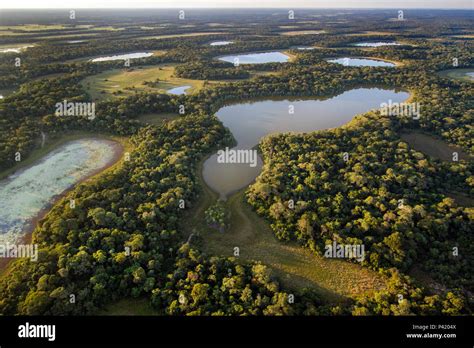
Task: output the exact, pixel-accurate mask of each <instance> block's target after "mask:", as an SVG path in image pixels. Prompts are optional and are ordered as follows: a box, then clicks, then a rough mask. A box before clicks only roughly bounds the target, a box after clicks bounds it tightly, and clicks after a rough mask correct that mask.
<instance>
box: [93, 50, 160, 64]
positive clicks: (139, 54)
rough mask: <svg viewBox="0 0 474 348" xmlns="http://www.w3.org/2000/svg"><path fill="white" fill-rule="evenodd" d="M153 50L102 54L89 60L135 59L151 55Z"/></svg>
mask: <svg viewBox="0 0 474 348" xmlns="http://www.w3.org/2000/svg"><path fill="white" fill-rule="evenodd" d="M152 55H153V52H137V53H125V54H117V55H113V56H103V57H98V58H94V59H91V62H107V61H110V60H125V59H137V58H146V57H151V56H152Z"/></svg>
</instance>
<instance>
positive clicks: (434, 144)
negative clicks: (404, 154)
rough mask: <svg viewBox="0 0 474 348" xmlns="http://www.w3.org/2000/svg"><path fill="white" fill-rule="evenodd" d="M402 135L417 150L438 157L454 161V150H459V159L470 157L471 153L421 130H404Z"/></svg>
mask: <svg viewBox="0 0 474 348" xmlns="http://www.w3.org/2000/svg"><path fill="white" fill-rule="evenodd" d="M400 137H401V138H402V140H403V141H406V142H407V143H408V144H409V145H410V146H411V147H412V148H414V149H415V150H416V151H420V152H423V153H424V154H426V155H428V156H431V157H433V158H436V159H440V160H443V161H452V160H453V152H457V153H458V154H459V159H462V160H468V159H470V157H469V155H468V154H467V153H465V152H464V151H463V150H462V149H461V148H459V147H456V146H452V145H448V144H446V142H445V141H443V140H441V139H438V138H436V137H434V136H432V135H428V134H426V133H422V132H420V131H413V130H410V131H404V132H403V133H402V134H401V135H400Z"/></svg>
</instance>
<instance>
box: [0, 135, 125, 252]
mask: <svg viewBox="0 0 474 348" xmlns="http://www.w3.org/2000/svg"><path fill="white" fill-rule="evenodd" d="M119 148H120V146H119V144H118V143H116V142H114V141H110V140H103V139H83V140H74V141H70V142H68V143H66V144H64V145H62V146H60V147H59V148H57V149H56V150H53V151H52V152H50V153H49V154H48V155H46V156H45V157H43V158H42V159H41V160H39V161H38V162H37V163H35V164H33V165H32V166H30V167H27V168H25V169H21V170H19V171H17V172H15V173H14V174H12V175H10V176H8V177H7V178H5V179H3V180H0V245H5V244H7V243H10V244H12V243H16V242H18V241H19V239H21V238H22V237H23V236H24V235H25V234H26V233H27V232H29V230H31V223H32V221H34V219H35V218H37V217H38V215H39V214H40V213H41V212H42V210H44V209H46V208H48V206H50V205H51V204H52V203H53V202H54V200H55V198H57V197H58V195H61V194H62V193H64V192H65V191H66V190H67V189H69V188H71V187H72V186H74V185H75V184H77V183H78V182H80V181H82V180H83V179H85V178H87V177H89V176H91V175H93V174H95V173H97V172H99V171H100V170H102V169H103V168H105V167H107V166H109V165H111V164H112V163H113V162H114V161H116V159H117V157H118V154H119V153H120V152H119Z"/></svg>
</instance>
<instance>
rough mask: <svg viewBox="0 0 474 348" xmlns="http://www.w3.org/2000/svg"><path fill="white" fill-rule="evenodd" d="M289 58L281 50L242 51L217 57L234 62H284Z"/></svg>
mask: <svg viewBox="0 0 474 348" xmlns="http://www.w3.org/2000/svg"><path fill="white" fill-rule="evenodd" d="M289 59H290V57H289V56H287V55H286V54H284V53H281V52H263V53H244V54H236V55H230V56H224V57H219V60H222V61H224V62H229V63H232V64H235V63H236V62H238V64H263V63H285V62H287V61H288V60H289Z"/></svg>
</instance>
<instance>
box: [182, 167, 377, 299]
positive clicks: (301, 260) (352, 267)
mask: <svg viewBox="0 0 474 348" xmlns="http://www.w3.org/2000/svg"><path fill="white" fill-rule="evenodd" d="M201 171H202V165H200V166H199V168H198V173H199V181H200V183H201V186H202V187H203V192H202V194H201V196H200V200H199V203H198V205H197V206H196V207H194V208H193V209H191V210H190V211H189V212H188V213H187V215H186V216H185V218H184V219H183V224H182V228H183V230H184V231H186V232H187V234H188V235H190V234H191V233H195V234H197V235H199V236H200V237H201V238H202V245H201V248H202V250H203V251H204V252H206V253H209V254H213V255H220V256H226V257H227V256H233V250H234V247H239V249H240V257H239V258H238V260H239V261H241V262H249V261H261V262H262V263H263V264H265V265H267V266H269V267H270V268H271V269H272V271H273V272H274V274H275V275H276V276H277V277H278V278H279V280H280V282H281V283H282V284H283V285H284V286H285V288H288V289H294V290H297V289H301V288H304V287H307V288H312V289H315V290H316V291H317V292H318V293H319V294H320V295H321V296H322V297H323V298H324V299H326V300H327V301H330V302H338V301H343V300H344V299H345V298H346V297H348V296H352V295H358V294H363V293H370V292H372V291H374V290H378V289H382V288H383V287H384V284H385V283H384V279H383V278H382V277H381V276H380V275H379V274H378V273H376V272H373V271H370V270H368V269H366V268H363V267H361V266H360V265H357V264H354V263H349V262H345V261H341V260H328V259H325V258H323V257H320V256H318V255H316V254H315V253H313V252H311V251H310V250H308V249H306V248H303V247H301V246H299V245H297V244H296V243H283V242H281V241H278V240H277V239H276V238H275V236H274V234H273V232H272V231H271V229H270V227H269V225H268V223H267V222H266V221H265V220H264V219H262V218H260V217H259V216H258V215H257V214H256V213H255V212H254V211H253V210H252V209H251V207H250V206H249V205H248V204H247V203H246V202H245V199H244V190H242V191H239V192H238V193H236V194H234V195H233V196H232V197H230V199H229V200H228V201H227V202H226V205H227V208H228V209H229V211H230V212H231V221H230V228H229V229H228V230H226V231H225V232H224V233H220V232H218V231H216V230H213V229H210V228H208V227H207V226H206V225H205V222H204V221H205V220H204V212H205V211H206V209H207V208H208V207H209V206H210V205H211V204H213V203H214V202H215V201H216V200H217V197H218V195H217V194H216V193H215V192H213V191H212V190H211V189H210V188H209V187H208V186H207V185H206V184H205V182H204V180H203V178H202V176H201ZM189 226H193V227H192V228H191V229H190V227H189Z"/></svg>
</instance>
